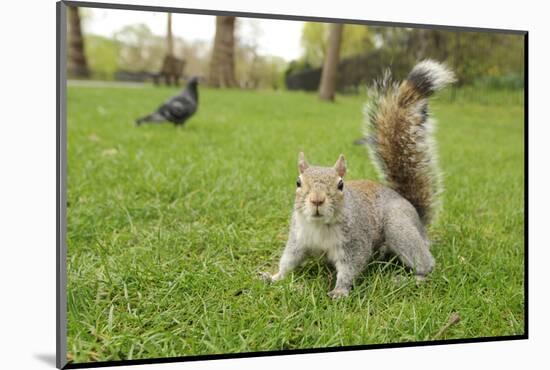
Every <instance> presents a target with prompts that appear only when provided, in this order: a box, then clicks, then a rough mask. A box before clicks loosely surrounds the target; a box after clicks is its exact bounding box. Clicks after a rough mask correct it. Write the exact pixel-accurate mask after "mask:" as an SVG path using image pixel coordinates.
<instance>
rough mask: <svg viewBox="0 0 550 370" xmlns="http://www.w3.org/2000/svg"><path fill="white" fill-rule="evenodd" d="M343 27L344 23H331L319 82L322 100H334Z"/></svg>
mask: <svg viewBox="0 0 550 370" xmlns="http://www.w3.org/2000/svg"><path fill="white" fill-rule="evenodd" d="M343 28H344V25H343V24H340V23H331V24H330V26H329V34H328V48H327V54H326V56H325V62H324V64H323V73H322V75H321V83H320V84H319V98H321V100H328V101H333V100H334V91H335V90H336V76H337V69H338V60H339V55H340V44H341V43H342V30H343Z"/></svg>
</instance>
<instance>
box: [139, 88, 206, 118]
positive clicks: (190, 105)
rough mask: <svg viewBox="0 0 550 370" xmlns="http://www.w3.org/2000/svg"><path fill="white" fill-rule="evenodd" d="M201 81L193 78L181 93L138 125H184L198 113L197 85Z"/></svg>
mask: <svg viewBox="0 0 550 370" xmlns="http://www.w3.org/2000/svg"><path fill="white" fill-rule="evenodd" d="M198 83H199V79H198V78H197V77H193V78H192V79H191V80H189V82H188V83H187V86H186V87H185V89H183V91H182V92H181V93H179V94H178V95H175V96H173V97H171V98H170V99H168V100H167V101H166V102H165V103H164V104H162V105H161V106H160V107H158V108H157V110H156V111H155V112H153V113H151V114H149V115H147V116H145V117H142V118H138V119H137V120H136V125H138V126H139V125H141V124H142V123H146V122H166V121H168V122H172V123H173V124H175V125H183V124H184V123H185V121H187V120H188V119H189V118H190V117H191V116H192V115H193V114H194V113H195V112H196V111H197V106H198V104H199V93H198V91H197V85H198Z"/></svg>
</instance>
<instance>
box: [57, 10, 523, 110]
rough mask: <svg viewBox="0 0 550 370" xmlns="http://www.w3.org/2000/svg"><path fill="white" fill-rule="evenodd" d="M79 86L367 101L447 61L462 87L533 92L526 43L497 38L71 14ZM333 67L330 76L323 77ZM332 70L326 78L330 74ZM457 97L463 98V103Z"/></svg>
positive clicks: (72, 65)
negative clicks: (285, 93) (364, 95)
mask: <svg viewBox="0 0 550 370" xmlns="http://www.w3.org/2000/svg"><path fill="white" fill-rule="evenodd" d="M68 35H69V37H68V39H69V45H70V47H69V50H68V68H69V70H68V74H69V78H70V79H80V80H82V79H87V80H93V81H111V82H113V81H120V82H124V83H128V82H133V83H155V84H159V85H160V84H174V85H176V84H179V83H181V82H182V81H184V80H185V79H187V78H189V77H190V76H199V77H200V79H201V82H202V83H203V84H207V85H208V86H211V87H233V88H240V89H275V90H279V89H289V90H306V91H318V93H319V95H320V97H321V98H322V99H325V100H333V99H334V94H335V92H339V93H350V94H353V93H358V92H363V91H361V89H362V88H363V87H364V86H365V85H366V84H367V83H370V82H371V81H372V80H373V79H374V78H375V77H376V76H379V75H380V73H381V71H383V70H384V69H385V68H387V67H390V68H391V69H392V71H393V73H394V74H395V75H396V76H397V77H398V78H402V77H404V76H405V75H406V73H407V72H408V71H409V70H410V68H411V66H412V65H413V64H414V63H415V62H416V61H418V60H420V59H424V58H433V59H437V60H440V61H445V62H447V63H448V64H449V65H450V66H451V67H452V68H453V69H454V70H455V71H456V73H457V76H458V79H459V82H458V84H457V85H456V86H455V90H454V91H456V89H457V88H461V87H473V89H470V90H469V93H471V94H474V93H476V91H479V90H478V88H480V87H482V88H489V89H498V90H504V91H514V90H516V91H517V90H518V89H521V88H523V85H524V66H523V62H524V53H523V37H522V36H519V35H513V34H497V33H489V32H464V31H461V32H458V31H444V30H434V29H411V28H397V27H375V26H366V25H352V24H346V25H341V24H327V23H316V22H298V21H285V20H266V19H253V18H235V17H226V16H218V17H216V16H207V15H190V14H169V13H154V12H141V11H126V10H113V9H91V8H70V11H69V15H68ZM323 67H324V68H323ZM323 71H324V73H323ZM453 95H454V94H453Z"/></svg>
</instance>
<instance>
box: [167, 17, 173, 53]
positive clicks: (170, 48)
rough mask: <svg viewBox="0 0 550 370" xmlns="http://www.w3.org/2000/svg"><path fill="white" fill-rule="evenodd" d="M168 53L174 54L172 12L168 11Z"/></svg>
mask: <svg viewBox="0 0 550 370" xmlns="http://www.w3.org/2000/svg"><path fill="white" fill-rule="evenodd" d="M166 55H168V56H174V40H173V38H172V13H168V25H167V30H166Z"/></svg>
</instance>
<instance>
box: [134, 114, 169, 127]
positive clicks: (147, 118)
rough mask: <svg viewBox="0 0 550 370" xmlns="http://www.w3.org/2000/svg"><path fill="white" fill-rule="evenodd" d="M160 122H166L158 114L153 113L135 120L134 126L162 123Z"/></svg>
mask: <svg viewBox="0 0 550 370" xmlns="http://www.w3.org/2000/svg"><path fill="white" fill-rule="evenodd" d="M162 121H166V118H164V117H163V116H162V115H161V114H160V113H158V112H155V113H151V114H149V115H147V116H145V117H141V118H138V119H136V125H138V126H139V125H141V124H142V123H147V122H162Z"/></svg>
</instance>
